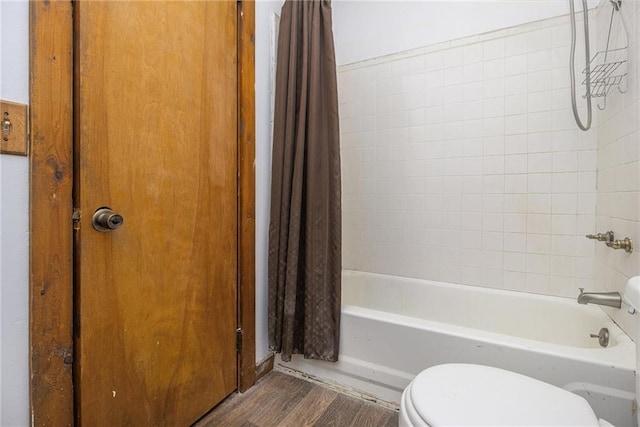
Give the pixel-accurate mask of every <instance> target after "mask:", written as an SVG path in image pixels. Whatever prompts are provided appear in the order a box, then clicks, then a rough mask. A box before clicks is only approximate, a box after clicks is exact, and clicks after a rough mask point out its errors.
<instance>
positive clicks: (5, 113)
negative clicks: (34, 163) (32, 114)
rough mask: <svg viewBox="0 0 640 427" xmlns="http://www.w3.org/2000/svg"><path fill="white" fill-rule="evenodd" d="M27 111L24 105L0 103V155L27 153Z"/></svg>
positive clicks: (7, 102)
mask: <svg viewBox="0 0 640 427" xmlns="http://www.w3.org/2000/svg"><path fill="white" fill-rule="evenodd" d="M27 121H28V109H27V106H26V105H24V104H17V103H15V102H9V101H0V135H1V136H0V153H1V154H16V155H19V156H26V155H27V153H28V138H29V136H28V132H27Z"/></svg>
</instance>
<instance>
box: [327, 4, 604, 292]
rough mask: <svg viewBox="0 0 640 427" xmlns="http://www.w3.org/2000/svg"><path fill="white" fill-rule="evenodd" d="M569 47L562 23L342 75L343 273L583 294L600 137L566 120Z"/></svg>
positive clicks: (354, 67) (359, 66)
mask: <svg viewBox="0 0 640 427" xmlns="http://www.w3.org/2000/svg"><path fill="white" fill-rule="evenodd" d="M591 16H592V17H593V15H591ZM580 19H581V18H580ZM594 24H595V19H592V27H593V26H594ZM580 28H581V20H580V21H579V22H578V29H580ZM593 33H594V31H592V35H593ZM593 42H595V39H592V43H593ZM569 43H570V26H569V20H568V17H566V16H565V17H560V18H552V19H548V20H544V21H540V22H535V23H531V24H526V25H521V26H518V27H514V28H511V29H505V30H500V31H495V32H492V33H487V34H483V35H479V36H474V37H471V38H466V39H462V40H456V41H452V42H447V43H443V44H439V45H437V46H430V47H426V48H422V49H415V50H411V51H407V52H403V53H400V54H396V55H391V56H387V57H381V58H375V59H373V60H369V61H365V62H360V63H356V64H350V65H347V66H343V67H340V68H339V98H340V103H341V104H340V115H341V134H342V135H341V137H342V141H341V143H342V173H343V265H344V268H346V269H355V270H363V271H370V272H377V273H384V274H393V275H400V276H408V277H417V278H425V279H433V280H441V281H445V282H452V283H463V284H470V285H478V286H487V287H494V288H505V289H512V290H519V291H527V292H534V293H542V294H553V295H563V296H575V295H576V293H577V287H585V288H588V289H589V288H592V287H593V285H594V280H593V279H594V275H595V271H594V270H595V269H594V261H595V244H594V243H593V242H592V241H589V240H587V239H585V238H584V235H585V234H587V233H592V232H594V231H595V222H596V179H597V177H596V165H597V158H596V150H597V148H598V147H597V138H596V137H597V132H596V131H595V130H592V131H590V132H587V133H584V132H581V131H579V130H578V129H577V127H576V125H575V123H574V121H573V117H572V115H571V110H570V108H571V104H570V96H569V84H570V83H569V69H568V67H569V66H568V54H569ZM582 58H583V56H582V55H581V49H579V52H578V55H577V57H576V68H577V69H578V70H581V69H582V67H583V64H584V59H582ZM578 83H580V81H578ZM578 92H579V93H583V90H582V89H581V88H579V89H578ZM582 113H583V116H584V111H582Z"/></svg>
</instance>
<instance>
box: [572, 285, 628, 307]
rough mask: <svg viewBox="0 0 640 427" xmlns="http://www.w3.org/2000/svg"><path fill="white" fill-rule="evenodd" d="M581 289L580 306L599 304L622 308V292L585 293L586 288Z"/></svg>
mask: <svg viewBox="0 0 640 427" xmlns="http://www.w3.org/2000/svg"><path fill="white" fill-rule="evenodd" d="M579 289H580V295H578V304H598V305H606V306H607V307H615V308H620V307H622V296H621V295H620V292H584V288H579Z"/></svg>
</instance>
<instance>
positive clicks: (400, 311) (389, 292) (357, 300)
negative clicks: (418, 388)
mask: <svg viewBox="0 0 640 427" xmlns="http://www.w3.org/2000/svg"><path fill="white" fill-rule="evenodd" d="M342 301H343V304H342V331H341V343H340V361H339V362H337V363H327V362H317V361H310V360H304V359H303V358H302V357H294V358H293V360H292V362H290V363H283V362H281V361H278V362H276V363H277V366H279V368H280V369H283V368H284V369H293V370H295V371H298V372H303V373H305V374H307V375H311V376H313V377H316V378H318V379H321V380H322V381H325V382H328V383H334V384H337V385H339V386H342V387H346V388H349V389H351V390H353V391H355V392H360V393H362V394H363V395H365V396H367V397H368V398H373V399H376V400H379V401H382V402H387V403H389V404H390V405H391V406H393V405H398V404H399V402H400V396H401V392H402V390H403V389H404V388H405V387H406V386H407V384H409V381H411V379H412V378H413V377H414V376H415V375H417V374H418V373H419V372H420V371H422V370H423V369H425V368H427V367H429V366H433V365H437V364H441V363H450V362H465V363H477V364H483V365H490V366H496V367H500V368H504V369H509V370H512V371H515V372H519V373H522V374H525V375H528V376H531V377H534V378H538V379H540V380H542V381H546V382H548V383H551V384H555V385H557V386H560V387H563V388H565V389H567V390H570V391H573V392H575V393H578V394H580V395H581V396H583V397H585V398H586V399H587V400H588V401H589V403H590V404H591V406H592V407H593V408H594V409H595V411H596V413H597V414H598V416H599V417H601V418H604V419H606V420H608V421H609V422H612V423H613V424H614V425H616V426H618V427H621V426H637V423H636V421H635V413H634V412H633V411H634V410H635V409H634V403H633V402H634V397H635V346H634V344H633V342H632V341H631V340H630V339H629V337H628V336H627V335H626V334H625V333H624V332H623V331H622V330H621V329H620V328H619V327H618V326H617V325H616V324H615V323H613V321H612V320H611V319H610V318H609V317H608V316H607V315H606V314H605V313H604V312H603V311H602V310H601V309H600V308H599V307H596V306H591V305H590V306H583V305H579V304H577V303H576V301H575V300H574V299H568V298H558V297H548V296H541V295H533V294H528V293H521V292H511V291H502V290H495V289H487V288H479V287H474V286H464V285H454V284H449V283H446V284H445V283H438V282H432V281H426V280H416V279H407V278H402V277H395V276H385V275H380V274H372V273H363V272H356V271H345V272H344V273H343V300H342ZM602 327H606V328H608V329H609V334H610V342H609V346H608V347H606V348H602V347H600V346H599V344H598V340H597V339H594V338H590V337H589V334H590V333H596V334H597V333H598V331H599V330H600V328H602Z"/></svg>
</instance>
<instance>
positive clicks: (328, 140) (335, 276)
mask: <svg viewBox="0 0 640 427" xmlns="http://www.w3.org/2000/svg"><path fill="white" fill-rule="evenodd" d="M339 138H340V136H339V128H338V94H337V81H336V64H335V53H334V45H333V32H332V24H331V2H330V1H329V0H312V1H292V0H286V1H285V3H284V5H283V6H282V14H281V18H280V30H279V38H278V54H277V70H276V94H275V114H274V129H273V156H272V176H271V222H270V225H269V321H268V327H269V348H270V350H272V351H275V352H281V353H282V356H281V357H282V360H284V361H288V360H290V359H291V354H304V356H305V358H312V359H319V360H327V361H336V360H338V347H339V336H340V335H339V333H340V296H341V270H342V256H341V244H342V238H341V206H340V203H341V200H340V197H341V196H340V191H341V190H340V145H339Z"/></svg>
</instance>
